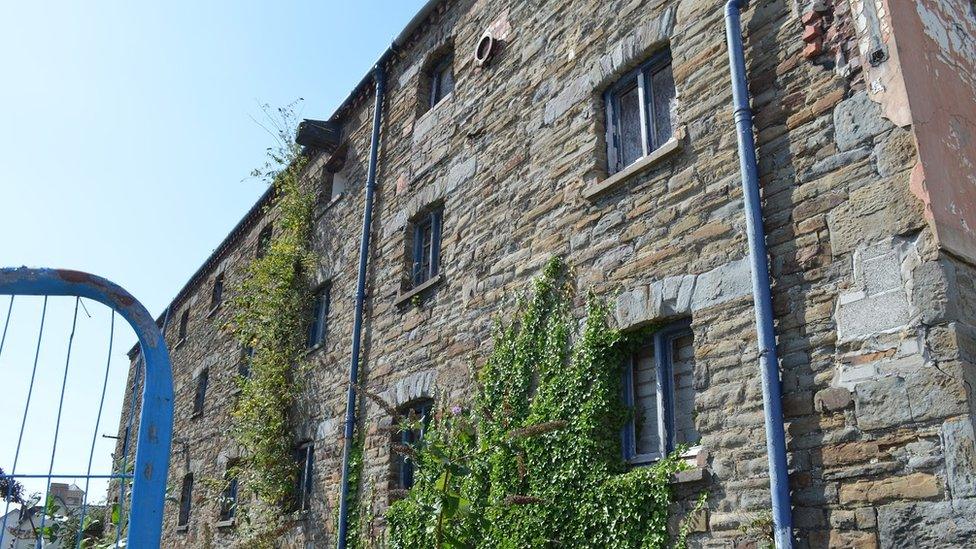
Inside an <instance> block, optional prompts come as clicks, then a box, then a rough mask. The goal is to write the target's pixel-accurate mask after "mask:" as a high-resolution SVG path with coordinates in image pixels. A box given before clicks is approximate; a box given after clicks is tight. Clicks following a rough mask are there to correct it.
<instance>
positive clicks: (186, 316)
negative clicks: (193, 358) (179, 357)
mask: <svg viewBox="0 0 976 549" xmlns="http://www.w3.org/2000/svg"><path fill="white" fill-rule="evenodd" d="M189 324H190V310H189V309H187V310H185V311H183V314H182V315H181V316H180V328H179V331H178V332H177V335H176V340H177V343H183V342H184V341H186V329H187V326H188V325H189Z"/></svg>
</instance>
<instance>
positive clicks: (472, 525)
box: [387, 259, 687, 549]
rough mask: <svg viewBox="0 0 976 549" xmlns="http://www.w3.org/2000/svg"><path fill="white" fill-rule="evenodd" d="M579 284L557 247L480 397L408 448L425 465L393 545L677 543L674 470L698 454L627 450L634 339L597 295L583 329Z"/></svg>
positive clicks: (396, 519)
mask: <svg viewBox="0 0 976 549" xmlns="http://www.w3.org/2000/svg"><path fill="white" fill-rule="evenodd" d="M572 298H573V293H572V290H571V288H570V286H569V285H568V284H567V282H566V267H565V265H564V264H563V262H562V261H561V260H559V259H553V260H551V261H550V262H549V263H548V264H547V265H546V267H545V270H544V273H543V274H542V276H541V277H539V278H538V279H536V280H535V281H534V282H533V288H532V292H531V294H530V295H529V296H527V297H526V298H525V299H523V300H521V301H520V304H519V309H518V310H519V313H518V315H517V317H516V319H515V320H514V321H513V322H512V323H511V324H510V325H508V326H502V325H498V326H497V327H496V335H495V344H494V350H493V352H492V354H491V356H490V357H489V359H488V361H487V364H486V365H485V367H484V368H483V370H482V371H481V372H480V375H479V378H478V384H479V387H478V396H477V399H476V404H475V406H474V408H473V409H472V410H465V409H462V408H460V407H457V406H454V407H447V406H441V409H440V411H439V412H438V413H436V414H435V417H434V418H433V419H432V420H431V423H430V425H428V426H427V430H426V433H425V435H424V437H422V439H421V440H420V441H419V442H417V443H416V444H414V445H411V446H404V447H398V448H396V451H398V452H400V453H402V454H405V455H407V456H409V457H410V459H413V460H414V462H415V464H416V470H415V485H414V487H413V488H412V489H411V490H410V491H409V493H408V494H407V495H406V497H405V498H404V499H402V500H400V501H398V502H396V503H394V504H393V505H391V506H390V508H389V510H388V512H387V522H388V525H389V530H388V532H387V537H388V543H389V546H390V547H391V548H393V549H398V548H416V547H437V548H448V547H449V548H462V547H464V548H468V547H471V548H473V547H486V548H487V547H492V548H495V547H501V548H525V547H664V546H665V545H666V544H668V543H669V539H668V533H667V521H668V506H669V504H670V503H671V489H670V481H671V478H672V476H673V475H674V474H675V473H676V472H678V471H679V470H681V469H683V468H684V467H685V465H684V464H683V462H682V461H681V460H679V459H677V457H675V456H676V455H677V453H676V454H675V455H672V456H671V457H668V458H666V459H663V460H661V461H660V462H658V463H656V464H654V465H652V466H649V467H640V468H636V469H628V468H627V466H626V465H625V464H624V463H623V460H622V458H621V450H620V436H619V433H620V429H621V427H622V426H623V425H624V424H625V422H626V421H627V419H628V417H629V411H628V410H627V409H626V408H625V407H624V405H623V404H622V403H621V399H620V391H621V368H622V364H623V360H622V358H623V353H624V352H625V349H626V348H627V343H628V342H627V341H626V340H625V338H624V337H623V336H622V334H621V333H620V332H619V331H617V330H615V329H612V328H610V327H609V325H608V322H607V315H608V311H607V308H606V305H605V304H603V303H602V302H601V301H599V300H597V299H596V298H593V297H592V296H591V297H590V298H589V300H588V305H587V314H586V319H585V324H584V325H583V326H582V328H581V330H580V333H578V334H577V333H576V330H575V328H576V326H577V324H576V320H574V319H573V317H572V316H571V314H570V305H571V303H572ZM407 423H409V420H408V421H407ZM404 427H407V428H409V427H411V425H409V424H406V425H404ZM686 536H687V534H686V533H685V534H684V535H679V538H681V539H679V540H677V541H683V539H684V538H685V537H686Z"/></svg>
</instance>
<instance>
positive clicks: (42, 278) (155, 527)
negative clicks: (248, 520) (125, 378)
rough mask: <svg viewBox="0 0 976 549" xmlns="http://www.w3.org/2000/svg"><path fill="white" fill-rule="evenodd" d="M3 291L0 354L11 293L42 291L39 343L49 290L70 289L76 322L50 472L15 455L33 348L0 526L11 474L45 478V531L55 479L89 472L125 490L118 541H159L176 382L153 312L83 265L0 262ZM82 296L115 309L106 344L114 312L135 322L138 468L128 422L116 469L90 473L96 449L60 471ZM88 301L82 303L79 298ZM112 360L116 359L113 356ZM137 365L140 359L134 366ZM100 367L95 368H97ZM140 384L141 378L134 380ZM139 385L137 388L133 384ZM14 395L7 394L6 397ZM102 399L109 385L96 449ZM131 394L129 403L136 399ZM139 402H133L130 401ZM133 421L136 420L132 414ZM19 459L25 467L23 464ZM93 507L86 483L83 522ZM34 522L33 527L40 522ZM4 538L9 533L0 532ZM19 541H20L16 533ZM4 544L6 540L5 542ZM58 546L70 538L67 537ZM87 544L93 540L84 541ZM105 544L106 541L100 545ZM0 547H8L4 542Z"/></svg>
mask: <svg viewBox="0 0 976 549" xmlns="http://www.w3.org/2000/svg"><path fill="white" fill-rule="evenodd" d="M0 295H10V302H9V305H8V307H7V316H6V320H5V322H4V324H3V332H2V336H0V360H2V358H3V348H4V345H5V344H6V343H7V328H8V327H9V324H10V316H11V314H12V311H13V305H14V298H15V297H16V296H44V301H43V303H44V308H43V310H42V313H41V327H40V330H39V332H38V337H37V348H38V350H39V349H40V346H41V334H43V331H44V318H45V316H44V315H45V313H46V312H47V304H48V297H49V296H69V297H75V302H74V307H75V309H74V311H75V316H74V319H75V320H74V321H72V331H71V335H70V336H69V339H68V347H67V348H68V351H67V358H66V359H65V366H64V380H63V381H61V393H60V400H59V401H58V404H57V423H56V426H55V432H54V443H53V446H52V448H51V460H50V465H49V467H48V468H47V469H48V470H47V473H43V472H37V471H28V472H26V473H21V472H20V471H19V470H18V465H21V464H18V463H17V461H18V458H19V457H20V456H21V442H22V441H23V437H24V430H25V427H26V426H27V415H28V410H29V409H30V406H31V398H32V396H34V397H36V396H37V395H32V393H34V392H35V391H34V386H35V383H34V382H35V380H34V374H36V372H37V358H36V355H35V359H34V368H33V373H32V374H31V380H30V389H29V390H28V391H27V395H26V403H25V405H24V414H23V418H22V420H21V427H20V434H19V436H18V440H17V446H16V451H15V453H14V459H13V463H12V464H2V465H4V466H6V465H12V467H11V468H10V469H6V468H4V474H3V477H2V479H3V481H4V485H5V486H7V489H6V493H5V494H4V498H3V499H4V500H6V501H5V504H4V507H5V510H4V515H3V519H2V520H3V528H2V530H0V533H3V534H6V533H7V532H8V524H7V518H8V516H9V515H10V514H11V513H10V512H9V508H10V503H11V499H12V498H11V490H10V489H9V487H10V486H11V483H12V482H13V481H17V480H18V479H43V480H44V481H45V482H46V486H47V488H46V490H45V492H44V499H43V500H41V501H42V502H43V503H42V505H43V507H41V511H40V518H39V523H40V532H42V533H43V532H44V531H45V524H44V523H45V521H47V520H50V519H49V514H50V513H49V512H48V511H47V506H48V502H49V501H50V499H49V492H50V488H51V480H52V479H77V478H80V479H84V480H85V482H86V483H88V482H89V481H90V480H92V479H102V480H105V479H109V481H112V482H117V483H118V487H119V490H120V492H121V494H120V495H121V498H120V499H119V501H118V505H119V506H120V508H119V510H118V511H117V515H116V514H115V513H113V517H117V519H114V520H113V522H114V523H115V532H114V533H113V535H114V544H112V545H114V546H116V547H119V546H125V547H130V548H134V549H142V548H153V547H159V538H160V532H161V526H162V518H163V503H164V499H165V497H166V479H167V469H168V465H169V451H170V439H171V436H172V429H173V383H172V373H171V370H170V360H169V352H168V351H167V349H166V344H165V341H164V339H163V334H162V332H161V331H160V328H159V326H157V324H156V322H155V321H154V320H153V318H152V317H151V316H150V314H149V312H148V311H147V310H146V308H145V307H143V306H142V304H141V303H139V301H137V300H136V299H135V298H134V297H132V295H130V294H129V293H128V292H127V291H125V290H124V289H122V288H121V287H119V286H118V285H116V284H114V283H112V282H109V281H108V280H105V279H103V278H100V277H97V276H94V275H91V274H87V273H82V272H78V271H67V270H54V269H28V268H26V267H21V268H17V269H9V268H8V269H0ZM81 298H87V299H90V300H93V301H97V302H100V303H102V304H104V305H106V306H108V307H109V308H111V309H112V311H113V314H112V324H111V331H110V334H111V335H110V338H109V351H110V353H111V348H112V337H113V336H114V333H115V322H114V321H115V314H116V313H117V314H118V315H120V316H121V317H122V318H124V319H125V320H126V321H128V323H129V324H130V325H131V326H132V329H133V330H134V331H135V333H136V336H137V338H138V341H139V346H140V353H141V356H142V368H144V372H142V371H137V374H138V373H144V380H143V381H142V396H141V402H140V409H139V418H138V424H137V426H136V429H137V432H138V438H137V440H136V448H135V463H134V466H133V467H131V468H130V467H129V466H128V464H126V460H127V456H128V454H129V451H128V445H129V441H128V436H129V432H131V431H132V429H125V434H124V435H123V436H124V438H125V439H126V440H125V441H124V443H123V459H122V463H123V465H122V466H120V467H116V466H113V470H112V471H110V472H107V473H105V474H92V470H91V469H92V460H91V456H89V458H88V471H86V472H85V473H80V472H75V471H71V472H67V473H64V472H55V471H54V470H53V469H54V463H55V454H56V452H57V446H58V434H59V429H60V428H61V425H62V409H63V405H64V400H65V399H64V395H65V385H66V382H67V379H68V366H69V364H70V362H71V349H72V342H73V339H74V322H75V321H76V320H77V314H78V305H79V303H80V300H81ZM82 306H83V303H82ZM109 360H111V359H109ZM136 368H140V366H138V365H137V366H136ZM92 374H95V372H92ZM105 379H106V383H107V380H108V367H107V366H106V372H105ZM136 386H138V383H137V384H136ZM133 389H134V388H133ZM12 396H14V395H10V394H7V395H5V397H7V399H8V402H10V400H11V397H12ZM104 401H105V388H104V386H103V389H102V395H101V403H100V404H99V408H98V418H99V419H98V420H97V421H96V425H95V429H94V432H93V435H92V446H91V448H92V450H91V452H92V455H93V454H94V449H95V441H96V439H97V436H98V428H99V426H98V421H99V420H101V415H102V404H103V403H104ZM135 405H136V404H135V402H134V401H132V402H131V403H130V406H133V407H134V406H135ZM5 408H6V410H5V411H6V412H8V413H13V412H14V409H13V407H12V406H5ZM133 409H134V408H133ZM130 421H131V420H130ZM22 468H23V467H22V465H21V469H22ZM130 485H131V492H130V493H126V488H127V487H128V486H130ZM87 511H88V499H87V490H86V494H85V502H84V504H83V505H82V506H81V518H80V524H82V525H83V524H84V523H85V513H86V512H87ZM36 522H37V521H34V522H33V524H34V527H35V528H36V527H37V524H36ZM0 538H2V539H7V538H6V537H3V536H0ZM15 543H16V540H15ZM45 543H46V541H44V537H43V536H40V535H39V536H37V541H36V546H37V547H41V546H43V545H44V544H45ZM72 544H73V545H75V546H76V547H82V546H83V540H82V535H81V530H80V529H79V531H78V535H77V540H76V541H75V542H74V543H72ZM5 545H6V542H5ZM59 545H60V547H65V546H66V545H67V544H66V543H64V542H63V540H62V542H61V543H60V544H59ZM85 546H88V545H87V543H86V545H85ZM99 546H102V545H99ZM2 549H7V548H6V547H4V548H2Z"/></svg>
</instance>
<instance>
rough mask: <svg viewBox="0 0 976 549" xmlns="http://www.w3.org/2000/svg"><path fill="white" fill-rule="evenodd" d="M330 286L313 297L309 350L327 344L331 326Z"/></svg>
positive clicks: (316, 292) (327, 285) (323, 287)
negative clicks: (327, 334) (327, 335)
mask: <svg viewBox="0 0 976 549" xmlns="http://www.w3.org/2000/svg"><path fill="white" fill-rule="evenodd" d="M330 288H331V285H330V284H323V285H322V286H321V287H320V288H319V289H318V290H316V291H315V294H314V295H313V296H312V297H313V299H312V318H311V320H310V322H309V325H308V342H307V345H308V348H309V349H311V348H313V347H317V346H319V345H321V344H323V343H325V335H326V333H327V332H328V326H329V290H330Z"/></svg>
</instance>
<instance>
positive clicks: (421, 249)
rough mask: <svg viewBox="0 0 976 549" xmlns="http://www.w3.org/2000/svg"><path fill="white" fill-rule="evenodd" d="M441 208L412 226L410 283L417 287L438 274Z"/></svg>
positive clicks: (425, 215)
mask: <svg viewBox="0 0 976 549" xmlns="http://www.w3.org/2000/svg"><path fill="white" fill-rule="evenodd" d="M443 213H444V212H443V210H442V209H441V208H437V209H434V210H432V211H430V212H428V213H426V214H423V215H422V216H421V217H420V218H418V219H417V220H416V221H415V222H414V224H413V268H412V269H411V282H412V283H413V286H414V287H416V286H419V285H421V284H423V283H424V282H427V281H428V280H430V279H432V278H434V277H435V276H437V273H438V272H440V255H441V224H442V221H443V218H444V215H443Z"/></svg>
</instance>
